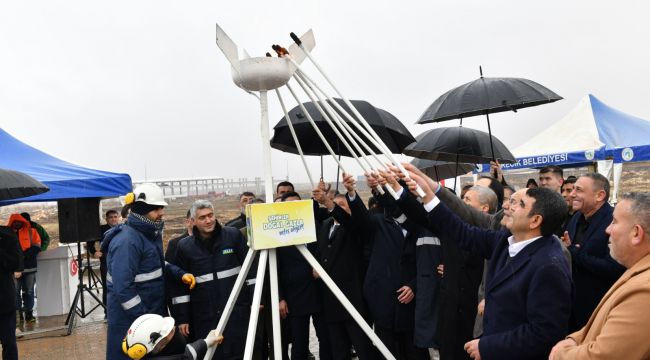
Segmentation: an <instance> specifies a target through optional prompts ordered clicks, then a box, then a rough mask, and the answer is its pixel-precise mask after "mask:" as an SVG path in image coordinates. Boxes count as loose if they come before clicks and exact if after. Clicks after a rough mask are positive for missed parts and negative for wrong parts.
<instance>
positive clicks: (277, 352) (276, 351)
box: [266, 249, 282, 359]
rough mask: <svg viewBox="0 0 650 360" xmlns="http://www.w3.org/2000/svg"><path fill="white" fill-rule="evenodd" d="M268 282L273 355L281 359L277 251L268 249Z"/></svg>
mask: <svg viewBox="0 0 650 360" xmlns="http://www.w3.org/2000/svg"><path fill="white" fill-rule="evenodd" d="M269 280H270V281H271V308H270V309H269V310H266V311H271V318H272V322H273V326H272V327H271V328H272V329H273V355H274V359H282V337H281V334H282V330H281V329H280V295H279V292H278V257H277V249H269Z"/></svg>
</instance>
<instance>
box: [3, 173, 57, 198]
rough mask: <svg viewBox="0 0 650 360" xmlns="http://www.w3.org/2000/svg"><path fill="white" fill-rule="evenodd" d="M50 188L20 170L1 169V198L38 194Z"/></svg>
mask: <svg viewBox="0 0 650 360" xmlns="http://www.w3.org/2000/svg"><path fill="white" fill-rule="evenodd" d="M49 190H50V189H49V188H48V187H47V186H45V185H43V184H41V183H40V182H39V181H38V180H36V179H34V178H33V177H31V176H29V175H26V174H23V173H21V172H18V171H13V170H6V169H0V200H11V199H18V198H23V197H27V196H32V195H38V194H41V193H44V192H46V191H49Z"/></svg>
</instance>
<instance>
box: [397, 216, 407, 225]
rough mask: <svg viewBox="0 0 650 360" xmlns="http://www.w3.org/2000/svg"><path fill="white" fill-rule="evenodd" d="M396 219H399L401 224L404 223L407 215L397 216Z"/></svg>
mask: <svg viewBox="0 0 650 360" xmlns="http://www.w3.org/2000/svg"><path fill="white" fill-rule="evenodd" d="M395 221H397V222H398V223H400V224H404V221H406V215H404V214H402V215H400V217H398V218H395Z"/></svg>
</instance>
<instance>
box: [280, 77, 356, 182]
mask: <svg viewBox="0 0 650 360" xmlns="http://www.w3.org/2000/svg"><path fill="white" fill-rule="evenodd" d="M285 86H286V87H287V89H289V92H290V93H291V95H292V96H293V98H294V99H295V100H296V102H297V103H298V106H300V110H301V111H302V112H303V114H305V117H306V118H307V120H308V121H309V123H310V124H311V126H312V127H313V128H314V131H316V134H318V137H319V138H320V139H321V141H322V142H323V144H324V145H325V147H326V148H327V151H328V152H329V153H330V155H332V158H333V159H334V161H336V164H337V165H338V166H339V168H340V169H341V170H342V171H343V172H345V173H347V171H345V167H343V164H341V162H340V161H339V159H337V158H336V154H335V153H334V150H332V147H331V146H330V144H329V143H328V142H327V139H325V136H323V133H322V132H321V131H320V129H319V128H318V126H317V125H316V123H315V122H314V119H313V118H312V117H311V115H310V114H309V111H307V109H305V105H303V104H302V102H300V98H298V95H296V93H295V92H294V91H293V88H292V87H291V85H289V84H288V83H287V84H286V85H285Z"/></svg>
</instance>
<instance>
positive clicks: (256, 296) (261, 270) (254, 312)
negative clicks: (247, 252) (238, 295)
mask: <svg viewBox="0 0 650 360" xmlns="http://www.w3.org/2000/svg"><path fill="white" fill-rule="evenodd" d="M268 255H269V251H268V250H262V251H261V252H260V259H259V264H258V265H257V277H256V279H255V291H254V292H253V303H252V304H251V317H250V319H249V321H248V333H247V334H246V347H245V348H244V360H251V359H252V358H253V347H254V345H255V331H256V330H257V318H258V317H259V314H260V302H261V300H262V288H263V287H264V275H265V274H266V261H267V259H268Z"/></svg>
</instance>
